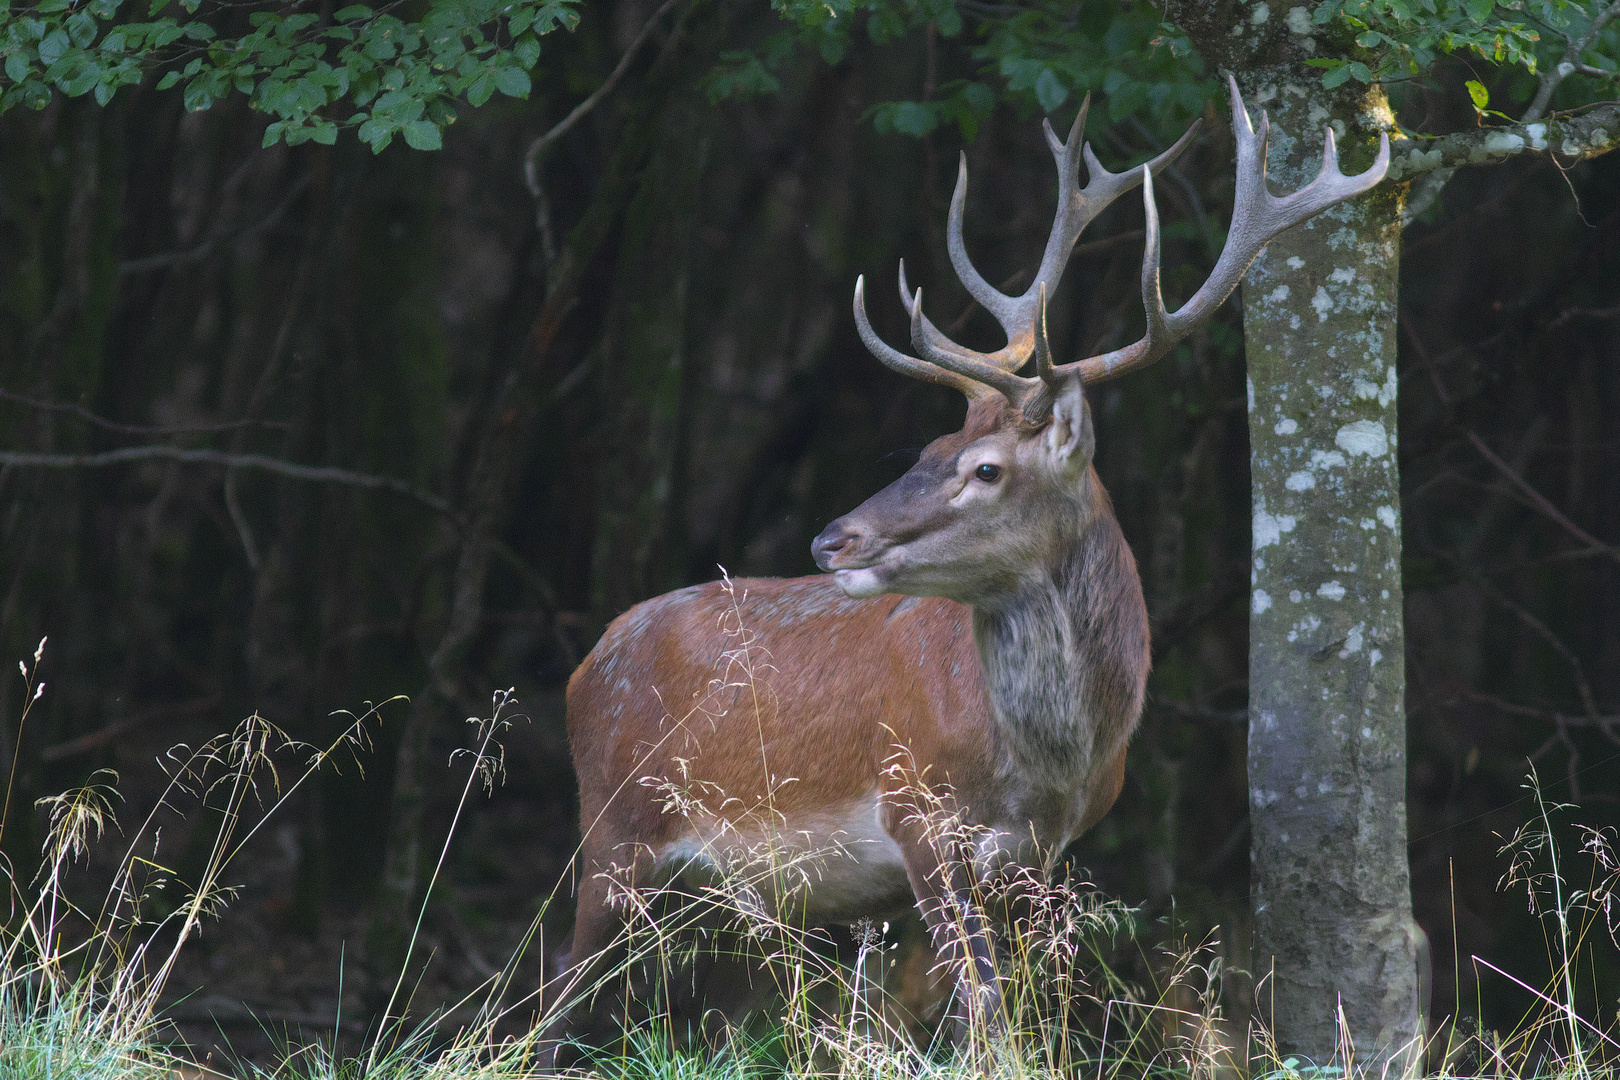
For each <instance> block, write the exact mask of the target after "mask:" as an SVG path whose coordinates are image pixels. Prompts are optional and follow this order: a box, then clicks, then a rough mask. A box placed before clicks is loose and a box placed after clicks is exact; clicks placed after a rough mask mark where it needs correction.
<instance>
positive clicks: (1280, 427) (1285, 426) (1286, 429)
mask: <svg viewBox="0 0 1620 1080" xmlns="http://www.w3.org/2000/svg"><path fill="white" fill-rule="evenodd" d="M1271 430H1272V431H1275V432H1276V433H1277V434H1278V435H1292V434H1293V433H1294V432H1296V431H1298V430H1299V425H1298V424H1296V423H1294V421H1292V420H1290V419H1289V418H1288V417H1286V416H1285V417H1283V418H1282V419H1281V420H1279V421H1277V426H1276V427H1274V428H1272V429H1271Z"/></svg>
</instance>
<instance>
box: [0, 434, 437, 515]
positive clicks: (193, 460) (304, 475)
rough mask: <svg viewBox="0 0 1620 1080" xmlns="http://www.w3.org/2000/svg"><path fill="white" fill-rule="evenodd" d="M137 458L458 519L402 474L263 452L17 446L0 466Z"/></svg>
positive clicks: (74, 465)
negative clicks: (386, 499) (409, 502)
mask: <svg viewBox="0 0 1620 1080" xmlns="http://www.w3.org/2000/svg"><path fill="white" fill-rule="evenodd" d="M136 461H175V462H179V463H180V464H183V465H223V466H225V467H226V468H230V469H259V470H261V471H263V472H271V473H276V474H278V475H280V476H290V477H293V478H295V479H298V480H313V481H315V482H316V483H324V484H346V485H348V486H350V487H358V488H365V489H367V490H370V491H392V492H394V493H395V494H397V495H403V496H405V497H406V498H408V499H415V500H416V501H417V502H419V503H421V504H422V505H423V506H426V507H428V508H429V509H431V510H434V511H436V512H438V513H440V514H443V515H444V516H446V517H448V518H452V519H454V518H457V514H456V512H455V510H454V509H452V508H451V506H450V504H449V503H448V502H446V501H445V500H444V499H441V498H440V497H439V496H437V495H435V494H433V493H432V492H431V491H424V490H423V489H421V488H419V487H417V486H416V485H414V484H411V483H408V482H407V481H404V480H401V479H399V478H398V477H394V476H372V475H370V474H367V473H357V472H351V471H350V470H348V469H337V468H333V467H331V466H328V465H300V464H298V463H296V462H292V461H282V460H280V459H279V458H272V457H265V456H264V455H262V454H229V453H226V452H225V451H223V450H207V449H200V448H198V449H193V448H187V447H181V446H126V447H122V448H120V449H118V450H104V451H102V452H101V453H96V454H36V453H29V452H24V451H18V450H0V466H4V465H9V466H13V467H17V468H25V469H30V468H31V469H104V468H108V467H109V466H113V465H127V464H129V463H131V462H136Z"/></svg>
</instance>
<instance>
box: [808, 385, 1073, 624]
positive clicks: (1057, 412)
mask: <svg viewBox="0 0 1620 1080" xmlns="http://www.w3.org/2000/svg"><path fill="white" fill-rule="evenodd" d="M1070 382H1071V384H1072V387H1071V391H1070V393H1068V394H1065V395H1064V399H1065V400H1060V402H1059V403H1058V405H1057V407H1056V408H1055V409H1054V410H1053V417H1052V419H1050V420H1049V421H1048V422H1047V423H1046V424H1044V425H1041V426H1040V427H1035V426H1034V425H1031V424H1030V423H1028V422H1027V421H1026V420H1025V419H1024V417H1023V414H1022V413H1021V412H1020V411H1019V410H1018V409H1015V408H1013V407H1011V405H1010V404H1008V403H1007V402H1006V401H1005V400H1004V399H1001V398H999V396H994V397H991V396H987V397H983V398H980V399H978V400H976V401H975V402H974V403H973V405H972V406H971V407H970V408H969V410H968V418H967V423H966V424H965V425H964V426H963V428H962V430H961V431H958V432H956V433H954V434H951V435H946V436H943V437H942V438H939V439H935V440H934V442H933V443H931V444H930V445H929V446H928V448H927V449H926V450H924V451H923V453H922V456H921V457H920V458H919V459H918V461H917V464H916V465H914V466H912V468H911V469H910V470H909V471H908V472H907V473H906V474H905V475H904V476H902V477H900V479H898V480H896V481H895V482H894V483H892V484H890V485H889V486H888V487H886V488H884V489H883V490H882V491H880V492H878V493H877V494H876V495H873V496H872V497H871V498H870V499H868V500H866V501H865V502H864V503H862V504H861V505H860V506H858V507H857V508H856V509H855V510H853V511H851V512H850V513H848V514H845V515H844V516H843V517H841V518H839V519H838V520H836V521H834V522H832V523H831V524H830V525H828V526H827V527H826V528H825V529H824V530H822V533H821V535H820V536H818V537H816V539H815V542H814V544H813V545H812V546H811V550H812V551H813V552H814V554H815V557H816V564H817V565H818V566H820V567H821V568H822V569H823V570H831V571H833V575H834V580H835V581H837V583H838V586H839V588H841V589H843V590H844V592H846V593H848V594H849V595H850V596H856V597H869V596H880V595H882V594H883V593H902V594H905V595H908V596H943V597H946V598H949V599H952V600H957V601H960V602H962V603H966V604H983V603H987V602H990V601H992V600H993V598H994V597H995V596H997V595H999V594H1005V593H1009V592H1012V591H1014V590H1016V589H1017V588H1018V587H1019V584H1020V582H1021V581H1022V580H1023V579H1025V578H1027V577H1030V576H1031V575H1035V574H1039V573H1043V572H1045V571H1046V570H1047V568H1049V567H1050V566H1051V565H1052V564H1053V562H1054V561H1055V560H1056V559H1057V558H1059V557H1060V556H1061V553H1062V552H1063V551H1065V550H1066V549H1067V546H1068V545H1069V544H1071V543H1072V542H1073V537H1074V535H1075V532H1076V527H1077V525H1079V524H1081V523H1082V522H1083V521H1084V520H1086V519H1088V518H1089V517H1090V514H1089V512H1088V511H1089V508H1088V506H1087V500H1088V499H1089V498H1090V487H1089V485H1088V484H1087V483H1086V482H1085V473H1086V471H1087V468H1088V466H1089V465H1090V463H1091V452H1092V445H1093V440H1092V433H1091V419H1090V414H1089V412H1088V410H1087V409H1086V406H1085V398H1084V395H1083V393H1082V392H1081V388H1080V380H1079V379H1078V378H1075V379H1072V380H1070Z"/></svg>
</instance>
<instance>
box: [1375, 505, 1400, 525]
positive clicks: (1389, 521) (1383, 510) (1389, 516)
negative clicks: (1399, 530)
mask: <svg viewBox="0 0 1620 1080" xmlns="http://www.w3.org/2000/svg"><path fill="white" fill-rule="evenodd" d="M1375 512H1376V513H1377V514H1378V520H1379V521H1382V522H1383V523H1384V528H1386V529H1393V528H1394V527H1395V521H1396V518H1395V508H1394V507H1393V506H1380V507H1379V508H1378V509H1377V511H1375Z"/></svg>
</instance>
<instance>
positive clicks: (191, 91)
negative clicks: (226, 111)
mask: <svg viewBox="0 0 1620 1080" xmlns="http://www.w3.org/2000/svg"><path fill="white" fill-rule="evenodd" d="M181 100H182V101H183V102H184V103H185V106H186V111H187V112H202V111H203V110H204V109H206V108H208V106H210V105H212V104H213V103H214V86H213V80H212V79H210V78H208V76H206V75H203V76H199V77H198V78H195V79H192V80H191V81H190V82H188V83H186V91H185V93H184V94H183V95H182V97H181Z"/></svg>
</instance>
